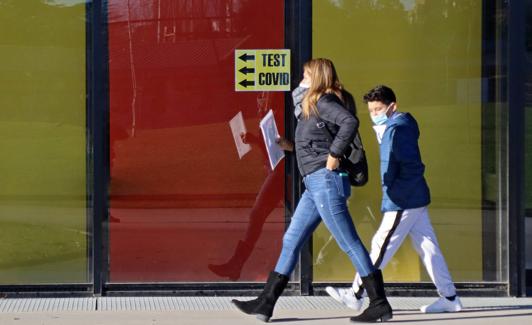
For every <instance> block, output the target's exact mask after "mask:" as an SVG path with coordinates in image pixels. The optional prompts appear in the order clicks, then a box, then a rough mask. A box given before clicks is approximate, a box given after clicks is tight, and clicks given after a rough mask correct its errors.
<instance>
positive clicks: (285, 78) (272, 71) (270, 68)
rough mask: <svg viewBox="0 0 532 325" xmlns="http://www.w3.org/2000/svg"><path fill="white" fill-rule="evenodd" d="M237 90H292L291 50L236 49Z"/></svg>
mask: <svg viewBox="0 0 532 325" xmlns="http://www.w3.org/2000/svg"><path fill="white" fill-rule="evenodd" d="M235 90H236V91H290V50H285V49H282V50H279V49H276V50H267V49H262V50H258V49H255V50H235Z"/></svg>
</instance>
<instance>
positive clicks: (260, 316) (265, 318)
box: [257, 314, 270, 323]
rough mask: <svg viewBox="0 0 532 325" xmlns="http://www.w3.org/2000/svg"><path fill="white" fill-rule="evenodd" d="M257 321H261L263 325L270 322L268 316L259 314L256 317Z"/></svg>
mask: <svg viewBox="0 0 532 325" xmlns="http://www.w3.org/2000/svg"><path fill="white" fill-rule="evenodd" d="M257 319H258V320H260V321H263V322H265V323H267V322H269V321H270V317H269V316H266V315H261V314H258V315H257Z"/></svg>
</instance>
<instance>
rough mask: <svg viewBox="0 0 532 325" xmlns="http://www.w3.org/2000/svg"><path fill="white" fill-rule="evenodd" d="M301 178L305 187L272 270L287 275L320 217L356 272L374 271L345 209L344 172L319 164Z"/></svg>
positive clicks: (346, 183)
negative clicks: (321, 166) (320, 167)
mask: <svg viewBox="0 0 532 325" xmlns="http://www.w3.org/2000/svg"><path fill="white" fill-rule="evenodd" d="M303 181H304V183H305V187H306V190H305V192H304V193H303V196H302V197H301V200H300V201H299V204H298V205H297V208H296V211H295V212H294V216H293V217H292V221H291V222H290V226H289V227H288V229H287V230H286V233H285V235H284V237H283V248H282V250H281V256H279V260H278V261H277V265H276V266H275V271H276V272H278V273H281V274H284V275H287V276H289V275H290V274H291V273H292V271H293V270H294V267H295V265H296V263H297V259H298V257H299V252H300V250H301V246H302V245H303V243H304V242H305V241H306V240H307V239H308V238H309V237H310V235H312V233H313V232H314V230H315V229H316V227H318V225H319V224H320V222H321V220H323V222H324V223H325V226H326V227H327V228H328V229H329V231H330V232H331V234H332V235H333V236H334V239H335V240H336V242H337V243H338V246H340V248H341V249H342V250H343V251H344V252H345V253H346V254H347V255H348V256H349V258H350V259H351V262H352V263H353V266H354V267H355V268H356V269H357V271H358V273H359V274H360V275H361V276H367V275H368V274H370V273H373V271H374V270H375V269H374V267H373V263H371V259H370V258H369V254H368V251H367V250H366V248H365V247H364V244H362V241H361V240H360V238H359V237H358V234H357V232H356V230H355V225H354V224H353V221H352V220H351V216H350V214H349V211H348V209H347V198H348V197H349V196H350V195H351V185H350V184H349V178H348V177H347V175H341V174H340V172H339V171H336V170H335V171H330V170H328V169H326V168H322V169H319V170H317V171H315V172H313V173H312V174H309V175H307V176H305V177H304V178H303Z"/></svg>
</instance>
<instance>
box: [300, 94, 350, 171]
mask: <svg viewBox="0 0 532 325" xmlns="http://www.w3.org/2000/svg"><path fill="white" fill-rule="evenodd" d="M316 106H317V108H318V113H319V117H320V118H318V117H317V116H314V115H311V116H310V117H309V118H308V119H306V118H304V117H300V119H299V121H298V123H297V128H296V136H295V144H296V145H295V150H296V157H297V165H298V168H299V172H300V173H301V175H303V176H305V175H308V174H311V173H312V172H315V171H316V170H318V169H321V168H324V167H325V166H326V163H327V156H328V155H329V153H330V154H331V156H333V157H341V156H342V155H343V154H344V152H345V151H346V149H347V147H348V146H349V143H350V142H352V141H353V138H354V137H355V135H356V134H357V131H358V120H357V119H356V118H355V117H354V115H353V113H351V112H349V111H348V110H347V109H346V108H345V107H344V105H343V104H342V102H341V101H340V99H339V98H338V97H336V95H334V94H326V95H323V96H322V97H320V99H319V100H318V103H317V104H316ZM320 119H321V121H323V122H325V123H320ZM324 124H326V126H327V128H328V129H329V131H330V132H331V133H332V134H333V136H334V140H333V142H332V143H331V142H330V141H329V140H328V138H327V136H326V135H325V133H324V130H322V128H323V127H325V125H324Z"/></svg>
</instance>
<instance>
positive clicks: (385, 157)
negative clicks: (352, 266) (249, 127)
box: [326, 86, 462, 313]
mask: <svg viewBox="0 0 532 325" xmlns="http://www.w3.org/2000/svg"><path fill="white" fill-rule="evenodd" d="M364 101H365V102H366V103H367V104H368V108H369V113H370V115H371V119H372V120H373V123H374V124H375V126H374V127H373V128H374V129H375V131H376V133H377V140H378V142H379V144H380V157H381V177H382V193H383V197H382V207H381V210H382V212H383V213H384V216H383V219H382V222H381V225H380V227H379V229H378V230H377V232H376V233H375V235H374V236H373V239H372V241H371V243H372V244H371V254H370V255H371V259H372V261H373V262H374V263H375V267H377V268H380V269H383V268H384V267H385V266H386V264H387V263H388V262H389V261H390V259H391V258H392V257H393V255H394V254H395V252H397V250H398V249H399V247H400V246H401V244H402V243H403V241H404V239H405V238H406V237H407V236H410V238H411V239H412V245H413V246H414V248H415V250H416V251H417V252H418V254H419V256H420V257H421V259H422V261H423V263H424V264H425V268H426V269H427V273H428V274H429V276H430V278H431V279H432V282H433V283H434V285H436V288H437V289H438V293H439V294H440V296H441V297H440V298H439V299H438V300H436V301H435V302H434V303H432V304H430V305H427V306H423V307H421V311H422V312H424V313H441V312H457V311H460V310H461V309H462V304H461V302H460V299H459V298H458V297H457V296H456V288H455V286H454V283H453V281H452V279H451V274H450V273H449V270H448V268H447V264H446V263H445V259H444V257H443V254H442V252H441V250H440V247H439V245H438V241H437V239H436V234H435V233H434V230H433V228H432V225H431V223H430V219H429V215H428V211H427V205H428V204H429V203H430V193H429V188H428V185H427V182H426V181H425V177H424V176H423V174H424V171H425V166H424V165H423V162H422V161H421V154H420V151H419V146H418V138H419V128H418V125H417V122H416V120H415V119H414V118H413V117H412V115H411V114H409V113H401V112H398V111H397V104H396V98H395V94H394V92H393V90H392V89H390V88H388V87H386V86H377V87H375V88H374V89H372V90H371V91H369V92H368V93H367V94H366V95H365V96H364ZM326 291H327V293H329V295H331V296H332V297H333V298H334V299H336V300H337V301H339V302H341V303H343V304H345V305H346V306H347V307H349V308H351V309H355V310H360V308H361V307H362V302H363V298H362V297H363V294H364V286H363V285H362V282H361V281H360V276H359V275H358V274H357V275H356V276H355V280H354V281H353V286H352V287H350V288H333V287H327V288H326Z"/></svg>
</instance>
